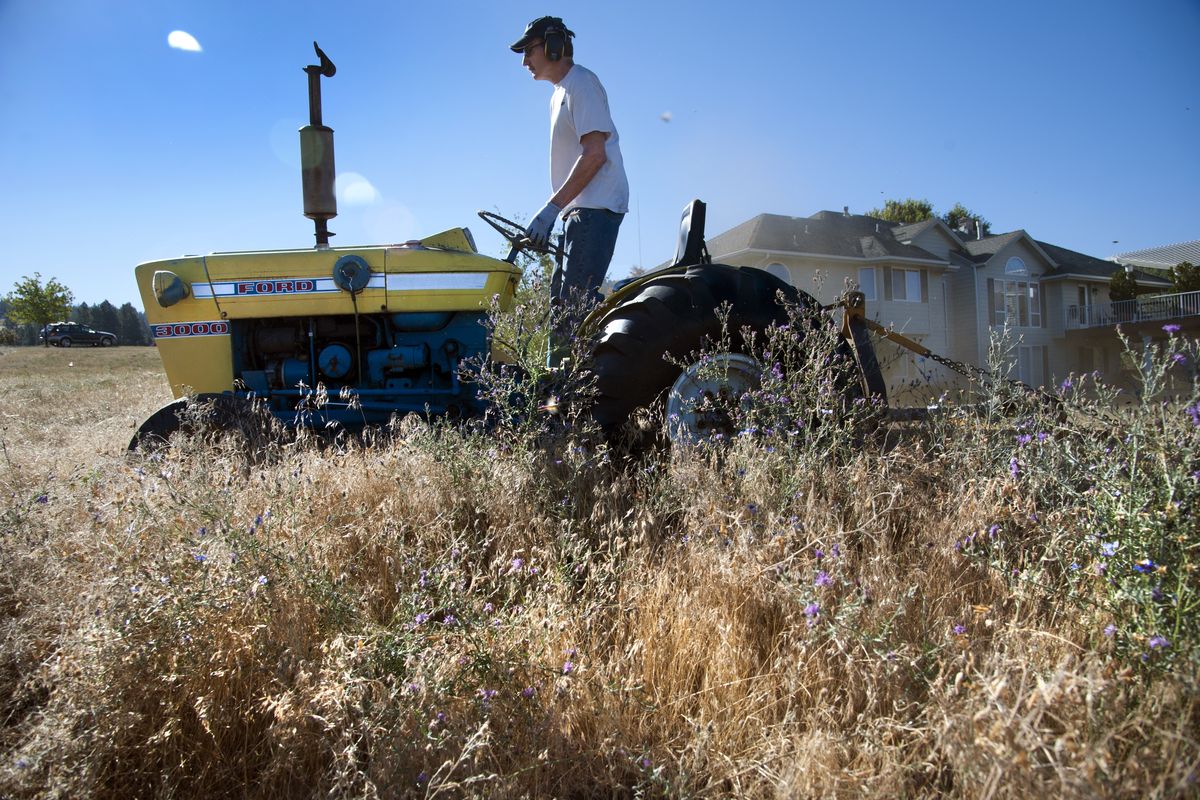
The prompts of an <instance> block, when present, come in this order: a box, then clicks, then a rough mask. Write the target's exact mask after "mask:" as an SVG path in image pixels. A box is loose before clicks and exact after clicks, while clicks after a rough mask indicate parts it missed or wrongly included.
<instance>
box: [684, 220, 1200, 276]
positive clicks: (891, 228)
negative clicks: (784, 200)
mask: <svg viewBox="0 0 1200 800" xmlns="http://www.w3.org/2000/svg"><path fill="white" fill-rule="evenodd" d="M935 226H942V227H945V223H944V222H942V221H941V220H940V219H938V218H936V217H932V218H930V219H927V220H923V221H921V222H916V223H912V224H909V225H898V224H897V223H895V222H889V221H888V220H883V219H878V218H876V217H870V216H866V215H864V214H846V213H843V212H838V211H818V212H817V213H816V214H813V215H812V216H811V217H789V216H784V215H781V214H759V215H758V216H756V217H753V218H752V219H749V220H747V221H745V222H743V223H742V224H740V225H737V226H735V227H733V228H730V229H729V230H727V231H725V232H724V233H721V234H719V235H717V236H715V237H713V238H712V239H709V240H708V250H709V252H711V253H713V254H714V257H717V258H722V257H725V256H731V255H735V254H738V253H742V252H745V251H748V250H756V251H760V252H768V253H796V254H805V255H818V256H827V257H838V258H847V259H857V260H865V261H884V260H892V259H896V260H899V259H903V260H914V261H924V262H928V263H932V264H939V265H943V266H948V267H949V268H951V269H959V268H960V267H967V266H970V267H981V266H983V265H984V264H986V263H987V262H989V261H990V260H991V259H992V258H994V257H995V256H996V254H997V253H999V252H1000V251H1002V250H1003V249H1004V248H1006V247H1008V246H1009V245H1010V244H1012V243H1014V242H1017V241H1024V242H1025V243H1026V245H1027V246H1028V247H1029V248H1030V249H1032V250H1034V251H1035V252H1036V253H1038V255H1039V256H1041V257H1042V258H1043V259H1045V261H1046V263H1047V265H1048V269H1047V270H1046V272H1044V273H1043V275H1042V277H1043V279H1046V280H1055V279H1062V278H1066V277H1068V276H1072V277H1080V278H1094V279H1096V280H1108V278H1109V277H1111V276H1112V274H1113V272H1115V271H1116V270H1118V269H1121V268H1122V265H1121V264H1118V263H1116V262H1114V261H1105V260H1102V259H1099V258H1096V257H1094V256H1089V255H1087V254H1085V253H1079V252H1076V251H1074V250H1069V249H1067V248H1065V247H1059V246H1057V245H1053V244H1050V243H1048V242H1041V241H1038V240H1036V239H1034V238H1033V237H1032V236H1030V235H1029V234H1028V233H1027V232H1026V231H1024V230H1022V229H1018V230H1015V231H1009V232H1007V233H1000V234H996V235H994V236H984V237H983V238H971V237H969V236H965V235H961V236H960V235H958V234H957V232H955V231H950V232H951V233H952V234H954V235H955V237H956V238H957V239H958V241H959V245H960V247H961V248H962V249H961V250H957V249H951V250H950V253H949V257H948V258H941V257H939V256H936V255H934V254H933V253H930V252H929V251H927V250H925V249H923V248H920V247H917V246H916V245H912V244H905V243H904V242H905V241H909V242H911V241H912V240H913V239H914V238H915V237H916V236H919V235H920V234H922V233H924V232H925V231H927V230H929V229H931V228H933V227H935ZM947 230H950V229H949V228H947ZM1190 244H1192V245H1195V246H1196V249H1197V255H1196V259H1197V262H1200V241H1198V242H1192V243H1190ZM1135 277H1136V279H1137V281H1138V283H1141V284H1143V285H1145V286H1154V287H1159V286H1164V287H1165V286H1169V285H1170V284H1169V283H1168V282H1167V281H1165V280H1164V279H1163V278H1162V277H1161V276H1158V275H1153V274H1147V273H1143V272H1140V271H1139V272H1136V273H1135Z"/></svg>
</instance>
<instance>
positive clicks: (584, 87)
mask: <svg viewBox="0 0 1200 800" xmlns="http://www.w3.org/2000/svg"><path fill="white" fill-rule="evenodd" d="M593 131H600V132H602V133H607V134H608V137H607V138H606V139H605V141H604V153H605V155H606V156H608V160H607V161H606V162H605V163H604V166H603V167H601V168H600V171H599V172H597V173H596V176H595V177H594V178H592V180H591V182H590V183H588V185H587V186H585V187H583V191H582V192H580V193H579V196H578V197H576V198H575V199H574V200H572V201H571V202H570V203H568V204H567V207H566V208H564V209H563V213H564V214H565V213H566V212H567V211H569V210H571V209H572V208H606V209H608V210H609V211H615V212H617V213H618V214H624V213H626V212H628V211H629V181H628V180H627V179H626V178H625V163H624V162H623V161H622V160H621V144H620V136H618V135H617V126H616V125H614V124H613V121H612V115H611V114H610V113H609V110H608V94H607V93H606V92H605V91H604V87H603V86H601V85H600V79H599V78H597V77H596V75H595V73H594V72H592V71H591V70H589V69H586V68H584V67H581V66H579V65H578V64H574V65H572V67H571V69H570V71H569V72H567V74H566V75H565V76H564V77H563V79H562V80H561V81H560V82H558V83H556V84H555V85H554V94H553V95H551V97H550V185H551V186H552V187H553V189H552V193H553V192H557V191H558V190H559V189H561V188H562V185H563V184H564V183H566V182H567V176H568V175H570V174H571V167H573V166H575V162H576V161H577V160H578V159H579V156H580V155H581V154H582V153H583V146H582V145H581V144H580V143H579V140H580V138H582V137H583V135H584V134H587V133H592V132H593Z"/></svg>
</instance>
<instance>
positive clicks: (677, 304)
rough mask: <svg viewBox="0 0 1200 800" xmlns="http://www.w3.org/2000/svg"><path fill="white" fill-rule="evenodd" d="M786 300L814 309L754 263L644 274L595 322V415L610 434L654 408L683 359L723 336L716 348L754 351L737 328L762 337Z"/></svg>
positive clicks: (779, 320)
mask: <svg viewBox="0 0 1200 800" xmlns="http://www.w3.org/2000/svg"><path fill="white" fill-rule="evenodd" d="M781 298H782V300H783V302H781ZM787 304H793V305H795V306H798V307H799V308H800V309H801V312H802V313H804V314H808V313H815V312H816V311H817V309H819V305H818V303H817V301H816V300H815V299H813V297H812V296H811V295H808V294H807V293H805V292H802V291H799V290H798V289H796V288H795V287H794V286H791V285H790V284H788V283H785V282H784V281H782V280H780V279H779V278H777V277H775V276H774V275H771V274H770V273H768V272H766V271H765V270H761V269H755V268H752V267H731V266H726V265H724V264H700V265H697V266H694V267H690V268H688V270H687V271H686V272H684V273H682V274H679V273H676V274H672V275H664V276H662V277H660V278H656V279H653V280H651V281H648V282H647V283H645V284H643V285H642V286H641V287H640V288H639V290H638V291H637V292H636V293H635V294H634V295H632V296H631V297H630V298H628V299H627V300H625V301H624V302H623V303H621V304H620V305H618V306H616V307H615V308H614V309H612V310H611V311H610V312H608V314H606V315H605V316H604V317H603V319H602V320H601V321H600V324H599V330H600V333H599V336H598V339H597V342H596V345H595V347H594V348H593V352H592V361H591V370H592V373H593V374H594V375H595V378H596V398H595V401H594V405H593V409H592V413H593V418H594V419H595V421H596V422H597V423H598V424H599V425H600V427H601V428H602V429H603V430H604V431H605V432H606V433H608V434H609V435H610V436H611V435H612V434H614V433H616V432H617V431H618V429H619V428H621V426H622V425H623V424H624V423H625V422H626V421H627V420H628V419H630V417H631V415H632V414H633V412H634V411H635V410H636V409H638V408H643V407H645V408H654V407H655V404H656V403H658V402H659V401H660V399H661V398H664V397H665V395H666V393H667V391H668V390H669V389H670V388H671V386H672V384H673V383H674V382H675V380H676V379H677V378H678V377H679V375H680V373H681V372H682V371H683V369H682V367H681V364H685V363H689V362H690V361H691V360H692V356H693V355H694V354H696V353H697V352H699V351H701V350H708V351H710V352H711V351H712V349H713V348H714V347H716V346H717V343H718V342H721V341H722V337H723V336H724V340H725V345H724V347H723V348H722V349H728V350H729V351H730V352H733V353H741V354H745V355H750V356H753V353H751V352H749V351H750V349H751V348H750V346H749V343H748V342H747V341H746V337H744V336H743V330H744V329H749V330H750V331H752V332H754V334H756V335H757V336H758V337H759V341H760V342H761V337H762V335H763V333H764V331H766V330H767V328H769V327H770V326H772V325H784V324H786V323H787V322H788V321H789V315H788V309H787ZM723 306H728V309H729V313H728V319H727V321H726V322H725V323H723V322H722V319H721V313H722V312H721V309H722V307H723Z"/></svg>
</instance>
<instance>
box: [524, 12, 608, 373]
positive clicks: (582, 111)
mask: <svg viewBox="0 0 1200 800" xmlns="http://www.w3.org/2000/svg"><path fill="white" fill-rule="evenodd" d="M574 36H575V34H574V32H572V31H570V30H569V29H568V28H567V26H566V25H564V24H563V21H562V20H561V19H560V18H558V17H539V18H538V19H535V20H534V21H533V22H531V23H529V25H527V26H526V27H525V33H524V34H522V35H521V38H520V39H518V40H517V41H515V42H513V44H512V45H511V48H512V51H513V52H514V53H522V54H523V58H522V59H521V65H522V66H524V67H525V68H526V69H528V70H529V72H530V73H531V74H532V75H533V78H534V80H538V81H550V82H551V83H552V84H554V93H553V95H551V97H550V187H551V192H552V194H551V195H550V199H549V200H548V201H547V202H546V205H545V206H543V207H542V209H541V211H539V212H538V213H537V214H536V215H535V216H534V218H533V221H532V222H531V223H529V228H528V229H527V230H526V233H527V234H528V236H529V238H530V239H531V240H532V241H533V243H534V245H535V246H538V247H544V246H545V245H546V244H547V242H548V241H549V239H550V234H551V233H552V232H553V230H554V226H555V224H556V223H557V222H558V219H559V217H562V218H563V219H564V220H565V222H564V224H563V244H564V247H565V249H566V264H565V266H560V267H558V268H556V269H555V270H554V275H553V277H552V278H551V281H550V302H551V309H552V320H553V321H552V330H551V338H550V362H551V364H554V363H556V362H557V361H558V360H560V359H561V357H562V355H564V354H563V353H561V352H556V350H558V349H560V348H562V347H563V346H564V344H565V343H566V342H568V341H569V339H570V336H571V332H572V331H573V330H574V329H575V327H576V326H577V325H578V323H579V322H580V321H582V318H583V316H584V315H585V314H586V313H587V311H588V310H590V309H591V308H592V307H593V306H594V305H595V304H596V303H598V302H599V301H600V300H601V296H600V291H599V289H600V284H601V283H603V282H604V276H605V274H607V272H608V265H609V262H610V261H612V256H613V250H614V248H615V247H616V244H617V231H618V229H619V228H620V226H621V220H622V219H623V218H624V216H625V214H626V212H628V211H629V182H628V180H627V179H626V177H625V165H624V162H623V161H622V160H621V145H620V137H619V136H618V135H617V127H616V125H614V124H613V121H612V114H611V113H610V112H609V108H608V94H607V93H606V92H605V91H604V86H602V85H601V83H600V79H599V78H597V77H596V75H595V73H593V72H592V71H591V70H588V69H586V68H584V67H581V66H579V65H578V64H576V63H575V62H574V60H573V58H572V57H573V55H574V46H573V45H572V43H571V39H572V37H574Z"/></svg>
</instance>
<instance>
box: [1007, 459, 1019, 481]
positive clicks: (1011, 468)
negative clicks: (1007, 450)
mask: <svg viewBox="0 0 1200 800" xmlns="http://www.w3.org/2000/svg"><path fill="white" fill-rule="evenodd" d="M1008 474H1009V475H1011V476H1013V477H1014V478H1016V477H1018V476H1020V474H1021V463H1020V462H1019V461H1017V457H1016V456H1013V457H1012V458H1010V459H1009V460H1008Z"/></svg>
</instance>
